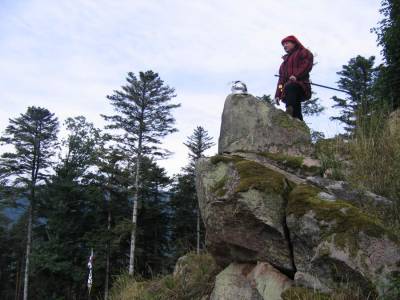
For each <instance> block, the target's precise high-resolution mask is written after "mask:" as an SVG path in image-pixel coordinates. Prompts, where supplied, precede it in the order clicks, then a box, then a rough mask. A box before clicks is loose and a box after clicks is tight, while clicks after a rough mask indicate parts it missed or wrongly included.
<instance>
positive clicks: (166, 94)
mask: <svg viewBox="0 0 400 300" xmlns="http://www.w3.org/2000/svg"><path fill="white" fill-rule="evenodd" d="M126 80H127V82H128V84H127V85H125V86H122V90H121V91H114V94H113V95H111V96H107V98H108V99H109V100H110V102H111V105H112V106H113V107H114V109H115V111H116V112H117V114H115V115H113V116H103V117H104V118H105V120H107V121H109V122H110V123H111V124H110V125H109V126H108V127H107V128H109V129H120V130H122V131H123V132H124V134H122V135H115V139H116V141H118V142H119V144H120V145H121V147H122V149H123V151H124V152H125V156H126V157H127V158H130V157H133V158H134V165H135V169H136V170H135V172H134V192H133V209H132V232H131V246H130V254H129V274H131V275H132V274H133V273H134V257H135V240H136V229H137V228H136V227H137V210H138V207H137V204H138V198H139V195H140V186H141V184H142V182H141V178H140V174H141V163H142V158H143V156H146V155H150V156H165V155H166V154H167V153H166V151H163V150H162V149H160V147H159V144H160V143H161V138H163V137H165V136H167V135H168V134H170V133H173V132H175V131H177V129H175V128H174V127H173V124H174V122H175V119H174V118H173V117H172V115H171V111H172V109H174V108H177V107H179V106H180V105H179V104H171V103H170V101H171V99H172V98H174V97H175V96H176V95H175V92H174V89H172V88H170V87H169V86H168V85H165V84H164V82H163V81H162V80H161V79H160V77H159V75H158V74H157V73H154V72H153V71H147V72H140V73H139V79H138V78H137V77H136V76H135V75H134V74H133V73H132V72H130V73H128V77H127V78H126ZM128 164H129V165H132V161H128Z"/></svg>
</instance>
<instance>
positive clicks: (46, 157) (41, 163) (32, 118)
mask: <svg viewBox="0 0 400 300" xmlns="http://www.w3.org/2000/svg"><path fill="white" fill-rule="evenodd" d="M57 133H58V120H57V118H55V117H54V114H52V113H50V112H49V111H48V110H47V109H45V108H41V107H35V106H31V107H28V109H27V111H26V112H25V113H24V114H21V115H20V117H18V118H15V119H10V124H9V125H8V126H7V128H6V130H5V135H4V136H2V137H1V138H0V142H1V143H2V144H7V145H12V146H13V147H14V152H5V153H3V154H2V155H1V158H0V178H6V177H13V178H14V179H13V181H14V184H16V185H17V184H19V183H22V184H24V185H25V186H26V187H28V188H30V187H32V186H34V185H36V184H37V183H39V182H40V181H41V180H43V179H45V178H46V177H47V174H46V173H45V170H46V168H48V167H49V166H51V164H52V161H51V158H52V157H53V156H54V154H55V150H56V146H57Z"/></svg>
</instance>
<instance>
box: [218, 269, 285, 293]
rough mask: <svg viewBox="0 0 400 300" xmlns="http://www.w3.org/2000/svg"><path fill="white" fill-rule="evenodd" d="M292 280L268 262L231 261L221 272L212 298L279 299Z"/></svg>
mask: <svg viewBox="0 0 400 300" xmlns="http://www.w3.org/2000/svg"><path fill="white" fill-rule="evenodd" d="M291 286H292V280H291V279H290V278H288V277H287V276H285V275H283V274H282V273H280V272H279V271H278V270H276V269H275V268H274V267H272V266H271V265H270V264H268V263H265V262H264V263H257V264H238V263H231V264H230V265H229V266H228V267H227V268H226V269H225V270H223V271H222V272H221V273H219V274H218V275H217V277H216V280H215V286H214V290H213V293H212V294H211V297H210V300H231V299H251V300H263V299H269V300H279V299H281V293H282V292H284V291H285V290H286V289H288V288H289V287H291Z"/></svg>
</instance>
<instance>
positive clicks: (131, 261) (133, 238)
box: [129, 138, 142, 275]
mask: <svg viewBox="0 0 400 300" xmlns="http://www.w3.org/2000/svg"><path fill="white" fill-rule="evenodd" d="M141 148H142V145H141V139H140V138H139V147H138V155H137V158H136V174H135V194H134V196H133V210H132V232H131V249H130V254H129V275H133V274H134V272H135V266H134V264H135V241H136V225H137V209H138V197H139V182H140V180H139V176H140V164H141Z"/></svg>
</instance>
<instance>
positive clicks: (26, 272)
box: [23, 203, 33, 300]
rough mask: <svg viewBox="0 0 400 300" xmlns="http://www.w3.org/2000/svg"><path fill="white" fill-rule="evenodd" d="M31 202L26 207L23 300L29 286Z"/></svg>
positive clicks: (26, 299)
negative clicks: (26, 224) (26, 223)
mask: <svg viewBox="0 0 400 300" xmlns="http://www.w3.org/2000/svg"><path fill="white" fill-rule="evenodd" d="M32 215H33V210H32V203H31V204H30V205H29V209H28V232H27V241H26V252H25V274H24V296H23V299H24V300H28V286H29V258H30V253H31V243H32V218H33V217H32Z"/></svg>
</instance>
